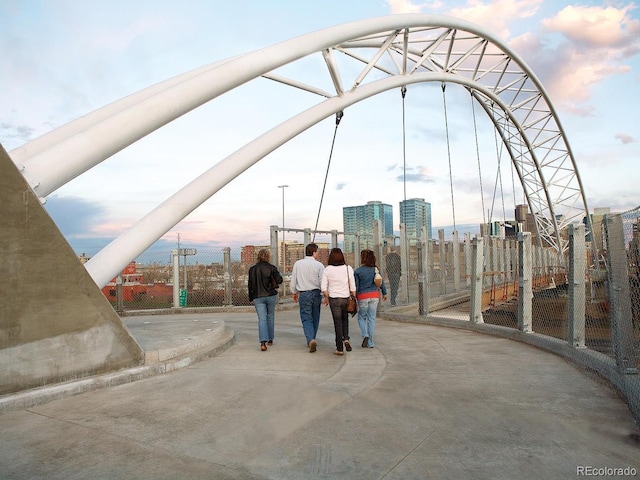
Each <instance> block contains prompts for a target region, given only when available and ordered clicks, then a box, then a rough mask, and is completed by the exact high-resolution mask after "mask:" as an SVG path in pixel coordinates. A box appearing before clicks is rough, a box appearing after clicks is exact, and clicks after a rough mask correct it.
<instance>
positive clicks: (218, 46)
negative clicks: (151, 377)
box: [0, 0, 640, 254]
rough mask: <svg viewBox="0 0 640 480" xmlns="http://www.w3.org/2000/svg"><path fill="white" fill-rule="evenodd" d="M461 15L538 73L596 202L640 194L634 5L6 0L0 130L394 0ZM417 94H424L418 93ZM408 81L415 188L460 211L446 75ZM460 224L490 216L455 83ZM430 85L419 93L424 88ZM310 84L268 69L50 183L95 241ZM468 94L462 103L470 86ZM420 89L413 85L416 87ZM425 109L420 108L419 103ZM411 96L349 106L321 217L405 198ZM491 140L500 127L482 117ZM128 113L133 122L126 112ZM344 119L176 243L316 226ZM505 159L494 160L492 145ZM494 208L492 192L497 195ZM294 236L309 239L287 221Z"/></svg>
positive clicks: (490, 170) (272, 159)
mask: <svg viewBox="0 0 640 480" xmlns="http://www.w3.org/2000/svg"><path fill="white" fill-rule="evenodd" d="M409 12H421V13H434V14H447V15H453V16H456V17H460V18H464V19H466V20H468V21H471V22H474V23H477V24H479V25H481V26H483V27H485V28H488V29H490V30H491V31H492V32H493V33H494V34H495V35H497V36H499V37H500V38H502V39H503V40H504V41H505V42H507V43H508V44H509V45H510V46H511V47H512V48H513V49H514V50H515V51H516V52H517V53H518V54H519V55H520V56H521V57H522V58H524V60H525V61H526V62H527V63H528V64H529V66H530V67H531V68H532V69H533V71H534V72H535V73H536V74H537V75H538V77H539V78H540V79H541V80H542V82H543V84H544V85H545V88H546V89H547V91H548V92H549V93H550V95H551V99H552V101H553V103H554V105H555V107H556V108H557V110H558V113H559V115H560V121H561V122H562V124H563V126H564V128H565V131H566V132H567V135H568V140H569V143H570V145H571V147H572V149H573V151H574V154H575V157H576V161H577V164H578V170H579V173H580V176H581V178H582V181H583V185H584V188H585V191H586V194H587V201H588V202H589V207H590V208H591V209H593V208H597V207H611V208H612V209H613V210H614V211H622V210H627V209H629V208H633V207H636V206H638V205H640V194H639V193H638V191H639V189H638V184H639V180H640V168H639V167H638V160H639V159H640V144H639V142H640V129H639V127H638V105H640V102H639V99H640V13H639V10H638V8H637V5H635V4H633V3H630V2H595V1H587V2H585V1H583V2H575V3H574V2H562V1H540V0H523V1H495V2H487V1H485V2H483V1H469V2H458V1H448V2H437V1H435V2H424V3H423V2H420V3H419V2H410V1H406V0H405V1H384V0H371V1H353V2H344V1H333V0H323V1H322V2H317V1H295V2H294V1H269V2H264V1H261V0H260V1H258V0H255V1H244V2H220V1H211V0H186V1H184V2H175V1H163V0H149V1H145V0H136V1H129V0H127V1H124V0H115V1H114V0H112V1H109V2H106V1H97V0H87V1H79V0H74V1H62V0H48V1H35V0H22V1H12V0H4V1H3V2H2V3H1V4H0V32H1V33H0V54H1V56H2V59H3V64H2V69H1V70H0V71H1V72H2V73H1V74H0V112H2V113H1V114H0V143H2V145H3V146H4V148H5V149H6V150H7V151H9V152H10V151H11V150H12V149H15V148H17V147H19V146H20V145H22V144H24V143H25V142H27V141H29V140H32V139H34V138H36V137H38V136H40V135H42V134H44V133H47V132H49V131H50V130H52V129H54V128H55V127H58V126H60V125H63V124H65V123H67V122H69V121H72V120H74V119H76V118H78V117H80V116H82V115H84V114H86V113H89V112H91V111H93V110H95V109H97V108H100V107H101V106H103V105H106V104H108V103H110V102H113V101H115V100H118V99H120V98H122V97H124V96H126V95H129V94H131V93H134V92H136V91H138V90H141V89H143V88H145V87H147V86H150V85H152V84H155V83H158V82H160V81H163V80H165V79H168V78H170V77H173V76H175V75H178V74H180V73H183V72H186V71H188V70H191V69H193V68H197V67H200V66H203V65H207V64H210V63H213V62H216V61H219V60H222V59H225V58H228V57H232V56H235V55H239V54H242V53H246V52H250V51H254V50H256V49H259V48H261V47H266V46H269V45H272V44H274V43H277V42H279V41H282V40H286V39H289V38H292V37H296V36H298V35H302V34H305V33H309V32H312V31H315V30H319V29H322V28H325V27H329V26H333V25H336V24H339V23H345V22H349V21H354V20H360V19H364V18H370V17H376V16H383V15H391V14H394V13H409ZM414 92H416V94H415V95H413V97H414V99H415V98H417V97H419V98H420V99H421V100H420V101H421V105H420V107H418V106H417V105H416V103H413V104H412V103H411V102H412V100H413V99H412V98H411V97H412V93H414ZM414 92H412V91H411V90H410V91H409V94H408V95H409V96H408V102H407V103H408V107H407V137H406V144H407V179H408V180H409V181H408V182H407V185H406V189H407V197H408V198H413V197H418V198H424V199H425V200H427V201H428V202H430V203H431V204H432V212H433V225H434V226H435V227H436V228H437V226H440V225H450V224H451V223H452V212H451V196H450V194H449V176H448V174H449V171H448V166H447V159H446V157H443V154H442V152H443V151H446V140H445V135H444V117H443V108H442V98H441V92H440V87H439V85H423V86H421V88H420V89H419V90H418V89H415V90H414ZM447 92H448V93H447V95H448V96H447V102H448V107H447V108H448V115H449V129H450V138H451V147H450V148H451V156H452V171H453V182H454V201H455V202H456V219H457V224H458V225H463V224H472V225H476V224H478V223H480V222H481V221H482V217H483V212H482V208H481V207H480V205H481V202H480V193H479V189H477V190H474V189H473V188H472V187H469V185H471V184H473V183H475V184H477V183H478V170H477V166H475V163H474V162H476V154H475V143H474V139H473V135H472V134H470V133H469V132H470V128H469V125H471V122H472V121H473V120H472V116H471V115H472V113H471V110H470V108H469V105H468V97H465V96H464V92H462V91H456V90H455V89H451V92H449V90H448V91H447ZM418 93H419V95H418ZM304 95H306V94H304V93H301V92H293V91H292V90H291V89H290V88H289V87H284V86H282V85H280V84H276V83H274V82H270V81H268V80H266V79H257V80H256V81H253V82H250V83H249V84H248V85H245V86H243V87H241V88H238V89H236V90H234V91H232V92H229V93H228V94H226V95H223V96H222V97H220V98H217V99H215V100H214V101H213V102H210V103H209V104H207V105H205V106H203V107H201V108H199V109H197V110H195V111H193V112H191V113H189V114H187V115H184V116H183V117H181V118H179V119H178V120H176V121H174V122H172V123H171V124H169V125H167V126H165V127H163V128H161V129H159V130H158V131H156V132H154V133H152V134H150V135H148V136H147V137H145V138H143V139H142V140H140V141H138V142H136V143H135V144H133V145H131V146H130V147H128V148H126V149H125V150H123V151H121V152H119V153H118V154H116V155H114V156H113V157H111V158H110V159H108V160H107V161H105V162H103V163H102V164H101V165H99V166H97V167H95V168H93V169H92V170H91V171H89V172H87V173H86V174H84V175H82V176H80V177H78V178H77V179H75V180H73V181H72V182H70V183H68V184H67V185H65V186H64V187H62V188H60V189H59V190H57V191H56V192H54V193H53V194H52V195H51V196H50V197H49V198H48V200H47V204H46V208H47V209H48V210H49V212H50V214H51V215H52V217H53V218H54V220H55V221H56V223H57V224H58V225H59V227H60V229H61V230H62V232H63V233H64V234H65V236H66V237H67V238H68V240H69V241H70V243H71V244H72V246H73V247H74V248H75V249H76V250H77V251H80V250H81V251H86V252H87V253H89V254H93V253H95V252H96V251H97V250H99V249H100V248H101V247H102V246H104V245H105V244H106V243H107V242H108V241H109V240H110V239H112V238H114V237H116V236H117V235H119V234H120V233H122V232H123V231H124V230H125V229H126V228H127V227H129V226H130V225H132V224H134V223H135V222H136V221H137V220H138V219H140V218H141V217H142V216H144V215H145V214H146V213H148V212H149V211H150V210H152V209H153V208H154V207H155V206H157V205H158V204H159V203H161V202H162V201H164V200H165V199H166V198H167V197H169V196H170V195H172V194H173V193H175V192H176V191H177V190H179V189H180V188H181V187H182V186H184V185H185V184H187V183H188V182H190V181H191V180H192V179H194V178H196V177H197V176H198V175H199V174H201V173H202V172H204V171H205V170H207V169H208V168H210V167H211V166H212V165H213V164H215V163H216V162H217V161H218V160H220V159H222V158H224V157H225V156H226V155H228V154H230V153H232V152H233V151H235V150H237V149H238V148H240V147H242V146H243V145H244V144H246V143H247V142H249V141H251V140H252V139H253V138H255V137H256V136H258V135H260V134H262V133H264V132H266V131H267V130H269V129H270V128H272V127H273V126H274V125H276V124H278V123H280V122H281V121H283V120H285V119H286V118H289V117H290V116H292V115H294V114H295V113H297V112H299V111H300V110H301V107H300V105H302V104H304V102H305V101H307V100H306V99H305V98H303V96H304ZM465 98H466V101H465ZM414 102H415V100H414ZM425 112H426V115H425ZM401 115H402V112H401V101H400V98H399V94H398V92H387V93H386V94H382V95H379V96H377V97H375V98H372V99H369V100H368V101H365V102H362V103H361V104H358V105H354V106H353V107H350V108H349V109H347V110H346V111H345V116H344V118H343V120H342V122H341V125H340V128H339V130H338V134H337V138H336V143H335V147H334V152H333V158H332V163H331V169H330V171H329V177H328V181H327V187H326V192H325V197H324V200H323V204H322V211H321V214H320V221H319V228H321V229H325V230H332V229H338V230H340V229H341V228H342V207H343V206H348V205H360V204H364V203H366V202H367V201H369V200H381V201H383V202H385V203H389V204H391V205H393V207H394V217H395V218H394V220H395V223H396V224H397V223H398V221H399V218H398V202H399V201H400V200H402V198H403V196H404V186H403V183H402V177H403V175H402V168H401V166H402V164H403V152H402V130H401V128H402V127H401V119H402V116H401ZM479 122H480V123H479V126H480V134H481V135H482V138H483V144H487V145H491V144H492V142H493V132H492V129H490V128H488V126H487V125H486V123H485V124H483V123H482V121H481V120H479ZM123 128H126V126H123ZM333 128H334V120H333V118H331V119H328V120H327V121H325V122H321V123H320V124H318V125H316V127H314V128H312V129H310V130H308V131H307V132H304V133H303V134H301V135H300V136H299V137H297V138H296V139H294V140H292V141H291V142H289V143H288V144H287V145H284V146H283V147H281V148H280V149H278V150H276V151H275V152H273V153H272V154H271V155H269V156H268V157H266V158H265V159H264V160H262V161H261V162H259V163H258V164H257V165H255V166H254V167H252V168H251V169H250V170H249V171H247V172H245V173H244V174H242V175H241V176H240V177H238V178H237V179H236V180H234V181H233V182H232V183H231V184H229V185H227V186H226V187H224V188H223V189H222V190H221V191H220V192H218V193H217V194H216V195H214V196H213V197H212V198H211V199H210V200H209V201H207V202H206V203H205V204H203V205H202V206H201V207H199V208H198V209H197V210H196V211H194V212H193V213H192V214H191V215H189V216H188V217H187V218H186V219H185V220H183V221H182V222H181V223H180V224H178V225H177V226H175V227H174V228H173V229H172V230H171V231H170V232H168V233H167V235H165V236H164V237H163V241H164V242H166V243H167V244H168V245H172V246H173V245H175V243H176V241H177V237H178V233H179V234H180V239H181V243H182V244H183V245H194V246H198V245H201V246H204V245H206V246H211V247H224V246H231V247H237V246H239V245H244V244H251V243H258V244H262V243H267V242H268V239H269V226H270V225H279V224H281V223H282V189H280V188H278V185H282V184H287V185H289V187H288V188H286V189H285V223H286V225H287V226H288V227H293V228H301V229H302V228H312V227H313V226H314V225H315V222H316V216H317V215H318V208H319V203H320V198H321V194H322V187H323V181H324V176H325V171H326V168H327V161H328V157H329V152H330V147H331V140H332V136H333ZM482 157H483V171H482V175H483V184H484V192H485V198H484V203H485V206H486V207H487V206H488V205H491V204H494V205H495V207H494V208H495V212H494V218H497V219H501V218H502V216H503V204H504V210H505V211H506V218H507V219H509V218H512V217H513V208H514V205H515V203H521V201H522V198H521V197H519V195H518V189H517V188H515V190H516V193H515V197H516V198H515V201H514V192H513V190H514V189H513V188H512V178H511V172H510V171H509V169H508V167H507V168H504V167H503V179H502V180H503V182H502V183H503V190H502V191H501V192H500V191H498V193H497V194H496V195H495V196H494V195H493V191H494V187H495V185H496V182H495V179H496V165H497V160H496V157H497V154H496V152H495V149H493V151H492V149H491V148H486V149H485V150H483V152H482ZM492 157H493V158H492ZM487 208H488V207H487ZM287 238H288V239H298V240H302V237H301V236H299V237H298V236H296V235H294V234H290V235H288V236H287Z"/></svg>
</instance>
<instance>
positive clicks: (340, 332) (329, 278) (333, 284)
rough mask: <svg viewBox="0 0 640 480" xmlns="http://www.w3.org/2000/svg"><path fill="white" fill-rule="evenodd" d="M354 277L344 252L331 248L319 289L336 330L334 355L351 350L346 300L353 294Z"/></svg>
mask: <svg viewBox="0 0 640 480" xmlns="http://www.w3.org/2000/svg"><path fill="white" fill-rule="evenodd" d="M355 285H356V283H355V279H354V277H353V268H351V265H347V263H346V262H345V260H344V254H343V253H342V250H340V249H339V248H332V249H331V252H330V254H329V262H328V265H327V266H326V267H325V269H324V272H323V273H322V283H321V287H320V289H321V290H322V295H324V304H325V305H329V308H331V316H332V317H333V327H334V329H335V332H336V351H335V352H333V353H334V354H336V355H344V351H343V350H346V351H347V352H350V351H351V343H350V342H349V313H348V312H347V302H348V300H349V296H350V295H355V293H356V292H355V288H356V287H355Z"/></svg>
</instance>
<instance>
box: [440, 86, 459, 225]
mask: <svg viewBox="0 0 640 480" xmlns="http://www.w3.org/2000/svg"><path fill="white" fill-rule="evenodd" d="M445 88H446V84H445V83H444V82H442V104H443V105H444V126H445V131H446V134H447V156H448V159H449V184H450V186H451V211H452V213H453V231H454V232H455V231H456V207H455V202H454V199H453V173H452V171H451V147H450V145H449V120H448V118H447V100H446V97H445V93H444V91H445Z"/></svg>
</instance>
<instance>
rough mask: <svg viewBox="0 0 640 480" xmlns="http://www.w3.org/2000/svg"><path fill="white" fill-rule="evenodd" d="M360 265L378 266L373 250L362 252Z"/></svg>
mask: <svg viewBox="0 0 640 480" xmlns="http://www.w3.org/2000/svg"><path fill="white" fill-rule="evenodd" d="M360 265H364V266H365V267H375V266H376V254H375V253H373V250H369V249H367V250H362V251H361V252H360Z"/></svg>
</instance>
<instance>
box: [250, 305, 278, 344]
mask: <svg viewBox="0 0 640 480" xmlns="http://www.w3.org/2000/svg"><path fill="white" fill-rule="evenodd" d="M277 303H278V295H271V296H269V297H258V298H254V299H253V305H254V306H255V307H256V313H257V314H258V337H260V342H268V341H269V340H273V337H274V324H275V318H276V305H277Z"/></svg>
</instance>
